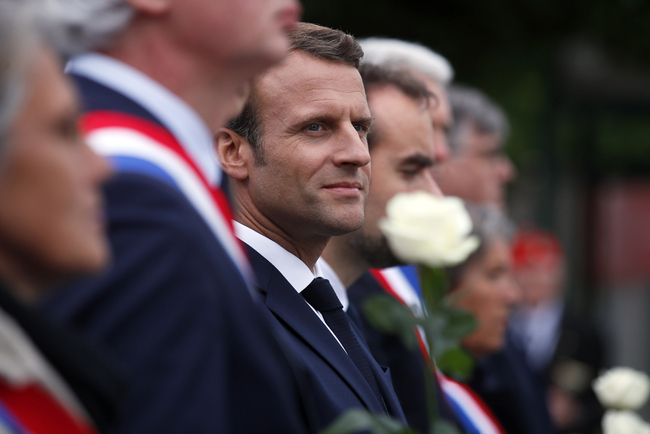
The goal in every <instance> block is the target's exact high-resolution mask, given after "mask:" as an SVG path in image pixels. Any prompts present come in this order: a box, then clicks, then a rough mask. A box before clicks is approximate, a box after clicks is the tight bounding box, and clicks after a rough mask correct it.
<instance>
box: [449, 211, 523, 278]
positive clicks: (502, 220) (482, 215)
mask: <svg viewBox="0 0 650 434" xmlns="http://www.w3.org/2000/svg"><path fill="white" fill-rule="evenodd" d="M465 208H466V209H467V212H468V213H469V216H470V218H471V219H472V235H476V236H477V237H478V239H479V241H480V244H479V246H478V248H477V249H476V250H475V251H474V252H472V254H471V255H469V256H468V257H467V259H465V261H463V262H461V263H460V264H458V265H456V266H454V267H449V268H447V270H446V271H447V275H448V277H449V284H450V289H454V288H455V287H456V286H457V285H458V284H459V283H460V280H461V278H462V276H463V274H464V273H465V271H466V270H467V268H468V267H469V266H470V265H471V264H474V263H475V262H476V261H478V260H480V259H481V258H483V255H485V253H486V252H487V250H488V248H489V246H490V245H491V244H492V242H493V241H494V240H495V239H498V238H503V239H505V240H506V241H508V242H510V241H511V240H512V237H513V235H514V233H515V224H514V223H513V222H512V220H510V219H509V218H508V216H506V215H505V214H504V213H503V211H501V210H500V209H499V208H497V207H496V206H494V205H477V204H471V203H467V202H466V203H465Z"/></svg>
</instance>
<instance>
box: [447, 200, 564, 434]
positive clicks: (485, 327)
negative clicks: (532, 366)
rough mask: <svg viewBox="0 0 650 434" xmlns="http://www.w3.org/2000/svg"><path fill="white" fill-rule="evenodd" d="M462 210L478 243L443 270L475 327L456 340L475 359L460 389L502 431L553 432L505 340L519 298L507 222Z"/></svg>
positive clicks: (491, 212)
mask: <svg viewBox="0 0 650 434" xmlns="http://www.w3.org/2000/svg"><path fill="white" fill-rule="evenodd" d="M467 208H468V211H469V213H470V217H471V219H472V223H473V226H474V229H473V232H474V233H475V234H476V235H477V236H478V237H479V239H480V241H481V244H480V246H479V248H478V249H477V250H476V251H475V252H474V253H472V255H470V256H469V257H468V258H467V260H466V261H465V262H463V263H462V264H459V265H457V266H456V267H453V268H451V269H449V270H448V272H449V278H450V283H451V288H452V290H451V295H452V297H455V298H456V302H455V305H456V306H457V307H459V308H462V309H465V310H467V311H469V312H471V313H472V314H473V315H474V316H475V318H476V320H477V323H478V324H477V327H476V329H475V330H474V331H473V332H472V333H471V334H470V335H469V336H467V337H465V338H464V339H463V340H462V342H461V343H462V345H463V346H464V348H465V349H466V350H467V351H468V352H469V353H470V354H471V355H473V356H474V358H475V359H476V366H475V368H474V372H473V374H472V377H471V378H470V380H469V381H468V382H467V385H464V387H466V388H467V390H469V391H470V392H469V393H472V394H476V395H478V396H479V397H480V398H481V400H482V403H481V404H484V405H486V406H487V407H488V408H489V409H490V412H489V413H491V416H493V417H494V418H495V419H496V420H497V421H498V422H499V425H500V427H499V429H501V430H503V431H504V432H507V433H508V434H553V433H554V429H553V426H552V422H551V418H550V415H549V412H548V408H547V406H546V401H545V398H544V394H543V391H542V390H541V388H540V387H539V385H538V384H537V383H536V382H535V381H534V377H533V376H532V373H531V372H530V371H529V369H528V367H527V366H526V362H525V358H524V357H523V354H520V351H519V349H518V348H515V347H514V346H513V345H512V344H511V343H509V339H508V333H507V332H508V322H509V318H510V314H511V312H512V310H513V308H514V307H515V305H516V304H518V303H519V302H520V301H521V298H522V293H521V289H520V287H519V286H518V285H517V283H516V280H515V279H514V273H513V269H512V257H511V256H512V255H511V241H510V238H511V234H512V224H511V223H510V222H509V220H508V219H507V218H506V217H505V216H504V215H503V214H502V213H501V212H500V211H498V210H497V209H495V208H493V207H490V206H481V207H479V206H473V205H467ZM443 380H444V378H443ZM444 388H445V387H443V389H444Z"/></svg>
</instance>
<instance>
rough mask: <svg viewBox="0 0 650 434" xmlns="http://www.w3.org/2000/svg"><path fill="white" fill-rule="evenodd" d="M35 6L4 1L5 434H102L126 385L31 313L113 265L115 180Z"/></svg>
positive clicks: (0, 292) (0, 173)
mask: <svg viewBox="0 0 650 434" xmlns="http://www.w3.org/2000/svg"><path fill="white" fill-rule="evenodd" d="M31 6H35V3H29V2H17V1H11V0H0V65H2V68H0V432H3V433H4V432H10V433H31V434H41V433H55V432H56V433H94V432H100V431H102V430H103V429H104V427H106V426H107V424H108V423H109V420H110V419H111V418H112V417H114V416H115V414H114V412H113V410H112V408H113V407H112V404H111V402H112V401H113V399H115V398H116V397H117V396H118V395H119V393H120V391H119V389H120V386H119V381H118V380H117V377H116V376H115V375H114V374H113V373H112V371H111V370H110V369H109V368H106V367H105V366H104V361H103V359H102V357H101V356H99V355H98V354H97V353H96V352H95V351H94V350H91V349H89V348H88V347H86V346H85V344H83V343H81V342H80V341H79V340H78V339H77V338H76V337H75V336H73V335H71V334H70V333H69V332H67V331H66V330H62V329H59V328H57V327H56V326H53V325H51V324H50V323H49V322H48V321H47V320H45V319H44V318H42V317H40V316H39V315H38V314H36V313H35V312H34V311H33V310H32V309H31V308H30V307H29V304H30V303H31V302H33V301H35V300H37V299H38V298H39V297H40V296H41V295H42V294H43V293H44V292H46V291H47V290H48V289H49V288H51V287H52V286H53V285H55V284H57V283H59V282H61V281H63V280H66V279H69V278H71V277H74V276H77V275H79V274H86V273H94V272H97V271H99V270H101V269H102V268H103V267H104V266H105V265H106V264H107V263H108V261H109V257H110V255H109V248H108V244H107V241H106V239H105V235H104V224H103V217H102V214H103V207H102V196H101V191H100V187H101V185H102V183H103V181H104V180H105V179H106V178H107V176H108V175H109V173H110V170H109V166H108V165H107V163H106V162H105V161H104V160H103V159H102V158H100V157H98V156H97V155H96V154H94V153H93V152H92V151H91V150H90V148H88V146H87V145H86V144H85V143H84V141H83V140H82V139H81V138H80V136H79V134H78V132H77V117H78V113H79V110H80V109H79V106H78V102H77V99H76V95H75V93H74V91H73V88H72V86H71V84H70V83H69V82H68V80H67V78H66V77H65V76H64V75H63V71H62V65H61V64H60V63H59V61H58V59H57V58H56V56H55V54H54V53H53V52H52V50H51V49H50V48H48V47H47V46H46V45H45V44H44V43H43V42H42V39H41V38H40V37H39V36H37V34H38V32H37V31H36V30H37V19H36V16H35V15H34V14H33V13H32V11H33V10H35V9H36V8H32V7H31Z"/></svg>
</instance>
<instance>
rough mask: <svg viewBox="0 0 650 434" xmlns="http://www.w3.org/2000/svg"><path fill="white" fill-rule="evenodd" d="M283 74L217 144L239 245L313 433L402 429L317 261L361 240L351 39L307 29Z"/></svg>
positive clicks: (265, 82)
mask: <svg viewBox="0 0 650 434" xmlns="http://www.w3.org/2000/svg"><path fill="white" fill-rule="evenodd" d="M290 39H291V44H292V48H291V51H290V54H289V56H288V57H287V59H286V60H285V62H284V63H283V64H281V65H280V66H278V67H275V68H273V69H271V70H269V71H268V72H267V73H265V74H263V75H262V76H261V77H259V78H257V79H256V80H255V82H254V83H253V85H252V89H251V95H250V97H249V99H248V102H247V105H246V107H245V108H244V111H243V112H242V114H241V115H240V116H239V117H238V118H237V119H235V120H234V121H232V122H231V123H230V125H229V128H228V129H224V130H223V131H222V133H221V134H220V135H219V137H218V153H219V157H220V159H221V161H222V166H223V168H224V171H225V172H226V173H227V174H228V175H229V176H230V177H231V182H232V184H231V186H232V194H233V199H234V202H235V204H236V210H237V221H238V223H237V224H236V227H237V234H238V236H239V237H240V239H242V241H244V242H245V243H246V244H247V245H248V246H249V254H250V258H251V262H252V264H253V267H254V268H255V271H256V275H257V280H258V282H259V289H260V291H261V293H262V297H263V298H264V302H265V304H266V306H267V307H268V308H269V310H270V311H271V312H272V313H273V315H275V317H276V318H277V321H278V323H279V324H281V325H282V326H283V327H284V329H285V331H286V333H287V337H288V339H289V341H290V343H291V345H290V350H291V351H292V353H293V354H294V355H295V356H296V357H298V358H299V359H300V360H301V361H302V367H303V368H304V370H305V372H306V376H307V379H308V381H309V382H310V383H307V384H305V386H306V387H309V389H310V390H309V393H310V395H311V398H312V401H313V403H314V406H313V408H314V409H315V412H314V414H312V420H313V421H314V422H315V423H314V426H316V427H317V428H318V429H320V428H322V427H324V426H326V425H328V424H329V423H331V422H332V421H333V420H334V419H335V418H337V417H338V416H340V415H341V414H343V413H344V412H345V411H347V410H350V409H354V408H361V409H366V410H368V411H371V412H373V413H375V414H386V415H391V416H394V417H397V418H399V419H402V420H403V413H402V410H401V408H400V406H399V403H398V401H397V398H396V396H395V394H394V391H393V389H392V385H391V383H390V379H389V376H387V375H386V373H385V372H384V371H383V370H382V369H381V368H380V367H379V365H377V363H376V362H375V361H374V360H373V358H372V356H371V355H370V352H369V351H368V348H367V347H366V345H365V343H364V342H363V338H362V337H361V334H360V332H359V331H358V330H357V329H356V327H354V325H353V324H351V322H350V321H349V319H348V317H347V315H346V313H345V312H344V307H345V306H344V303H346V301H345V298H342V296H343V294H340V293H339V294H337V293H336V292H335V290H334V289H333V288H332V286H331V284H330V282H328V281H327V280H326V279H323V278H322V276H323V273H322V270H321V268H320V266H319V265H318V263H317V261H318V259H319V257H320V256H321V253H322V251H323V249H324V248H325V246H326V244H327V242H328V241H329V240H330V237H332V236H335V235H342V234H345V233H348V232H351V231H353V230H355V229H358V228H359V227H360V226H361V225H362V223H363V219H364V204H365V201H366V197H367V195H368V184H369V177H370V166H369V163H370V155H369V153H368V144H367V135H368V131H369V129H370V125H371V123H372V117H371V115H370V111H369V109H368V103H367V100H366V94H365V92H364V87H363V83H362V81H361V77H360V75H359V72H358V70H357V68H358V66H359V59H360V58H361V56H362V55H363V52H362V51H361V48H360V47H359V44H358V43H357V42H356V41H355V40H354V39H353V38H352V37H351V36H350V35H347V34H345V33H343V32H341V31H338V30H332V29H328V28H325V27H320V26H316V25H313V24H306V23H301V24H299V26H298V27H297V28H296V29H295V30H293V31H291V33H290Z"/></svg>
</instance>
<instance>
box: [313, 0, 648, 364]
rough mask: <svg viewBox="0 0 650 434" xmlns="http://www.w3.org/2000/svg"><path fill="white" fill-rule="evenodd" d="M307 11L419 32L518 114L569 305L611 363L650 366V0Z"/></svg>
mask: <svg viewBox="0 0 650 434" xmlns="http://www.w3.org/2000/svg"><path fill="white" fill-rule="evenodd" d="M303 5H304V7H305V14H304V21H309V22H314V23H317V24H322V25H326V26H330V27H334V28H340V29H342V30H345V31H347V32H350V33H352V34H353V35H355V36H357V37H367V36H386V37H394V38H399V39H405V40H409V41H415V42H420V43H422V44H424V45H426V46H428V47H430V48H432V49H433V50H434V51H437V52H439V53H440V54H442V55H443V56H445V57H446V58H447V59H448V60H449V61H450V62H451V64H452V65H453V67H454V70H455V78H454V81H455V82H460V83H464V84H468V85H471V86H475V87H478V88H480V89H481V90H483V91H484V92H485V93H486V94H488V95H489V96H490V97H491V98H492V99H493V100H494V101H495V102H497V103H498V104H499V105H501V106H502V107H503V109H504V110H505V111H506V113H507V114H508V117H509V120H510V123H511V128H512V132H511V136H510V138H509V139H508V141H507V143H506V152H507V154H508V155H509V156H510V158H511V159H512V160H513V161H514V163H515V165H516V167H517V171H518V177H517V180H516V181H515V182H514V183H513V184H512V185H511V187H510V191H509V199H508V202H509V210H510V213H511V214H512V216H513V218H514V219H515V220H516V221H517V222H520V223H521V222H527V221H528V222H533V223H535V224H536V225H538V226H541V227H543V228H546V229H550V230H553V231H555V232H556V233H557V234H558V235H559V236H560V238H561V240H562V242H563V244H564V247H565V249H566V250H567V253H568V259H569V303H570V304H571V305H572V306H573V307H574V308H575V309H577V310H579V311H582V312H585V313H587V314H589V315H593V316H594V317H595V318H596V319H597V320H598V322H599V324H600V325H601V326H602V328H603V329H604V331H605V332H606V334H607V338H608V356H609V362H610V363H611V364H624V365H628V366H633V367H636V368H639V369H643V370H645V371H646V372H650V350H648V348H649V347H650V333H649V331H650V319H648V318H649V317H650V315H647V312H649V311H650V4H649V3H648V2H647V1H645V0H572V1H571V0H570V1H560V0H543V1H542V0H501V1H497V2H486V1H479V0H455V1H448V0H447V1H437V2H430V1H425V0H374V1H370V0H328V1H322V0H303Z"/></svg>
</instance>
